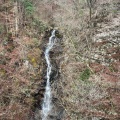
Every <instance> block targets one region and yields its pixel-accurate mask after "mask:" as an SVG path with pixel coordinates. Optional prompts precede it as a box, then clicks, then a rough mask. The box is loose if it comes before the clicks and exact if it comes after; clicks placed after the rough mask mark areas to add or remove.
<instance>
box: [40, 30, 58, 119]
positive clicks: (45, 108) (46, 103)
mask: <svg viewBox="0 0 120 120" xmlns="http://www.w3.org/2000/svg"><path fill="white" fill-rule="evenodd" d="M55 39H56V37H55V30H53V31H52V33H51V36H50V37H49V43H48V44H47V47H46V50H45V60H46V63H47V73H46V78H47V82H46V87H45V93H44V99H43V104H42V120H47V117H48V115H49V112H50V111H51V109H52V103H51V99H52V94H51V86H50V76H51V72H52V65H51V62H50V57H49V52H50V50H51V49H52V48H53V46H54V44H55Z"/></svg>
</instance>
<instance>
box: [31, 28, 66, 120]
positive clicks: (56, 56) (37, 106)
mask: <svg viewBox="0 0 120 120" xmlns="http://www.w3.org/2000/svg"><path fill="white" fill-rule="evenodd" d="M51 31H52V30H47V31H46V33H45V35H44V37H43V40H42V43H41V45H40V48H41V49H42V50H43V52H42V54H41V57H42V64H43V70H42V81H41V83H40V85H39V86H38V90H37V91H36V93H33V97H34V99H35V102H34V108H33V111H34V116H33V117H32V118H31V119H33V120H39V119H42V118H41V116H42V104H43V99H44V94H45V86H46V82H47V79H46V72H47V64H46V60H45V50H46V47H47V44H48V41H49V37H50V35H51ZM55 35H56V42H55V44H54V46H53V48H52V49H51V50H50V52H49V56H50V62H51V65H52V71H51V75H50V86H51V94H52V102H51V104H52V109H51V111H50V114H49V116H48V120H61V118H62V115H63V111H64V109H63V107H62V106H61V105H60V103H59V100H58V98H57V97H56V96H57V95H56V94H57V93H56V94H54V91H57V84H56V82H57V81H59V78H60V70H59V67H60V64H61V62H62V60H61V55H62V52H63V48H62V47H63V46H62V44H63V42H62V36H61V35H60V33H59V32H58V31H57V30H56V32H55ZM55 84H56V85H55Z"/></svg>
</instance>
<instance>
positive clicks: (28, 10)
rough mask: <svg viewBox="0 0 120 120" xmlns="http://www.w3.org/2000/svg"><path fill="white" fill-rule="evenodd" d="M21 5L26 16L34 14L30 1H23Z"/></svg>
mask: <svg viewBox="0 0 120 120" xmlns="http://www.w3.org/2000/svg"><path fill="white" fill-rule="evenodd" d="M23 5H24V8H25V12H26V14H27V15H32V14H33V12H34V6H33V4H32V2H31V1H30V0H23Z"/></svg>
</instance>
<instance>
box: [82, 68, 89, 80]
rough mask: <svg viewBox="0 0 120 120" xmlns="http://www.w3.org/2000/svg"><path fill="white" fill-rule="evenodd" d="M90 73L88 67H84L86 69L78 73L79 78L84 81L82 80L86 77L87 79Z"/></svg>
mask: <svg viewBox="0 0 120 120" xmlns="http://www.w3.org/2000/svg"><path fill="white" fill-rule="evenodd" d="M90 74H91V71H90V69H88V68H86V69H85V70H84V71H83V72H82V73H81V74H80V79H81V80H83V81H84V80H87V79H89V77H90Z"/></svg>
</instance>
